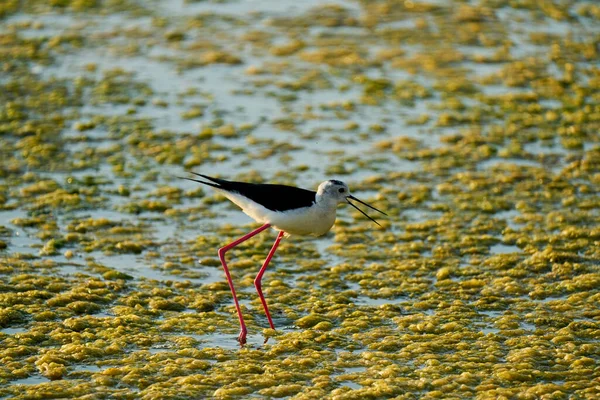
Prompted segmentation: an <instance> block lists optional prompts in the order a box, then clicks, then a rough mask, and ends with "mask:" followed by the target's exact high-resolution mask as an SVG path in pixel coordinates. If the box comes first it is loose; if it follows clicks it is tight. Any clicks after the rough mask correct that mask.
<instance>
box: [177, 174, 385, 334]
mask: <svg viewBox="0 0 600 400" xmlns="http://www.w3.org/2000/svg"><path fill="white" fill-rule="evenodd" d="M192 174H194V175H196V176H199V177H201V178H204V180H199V179H193V178H183V179H187V180H190V181H193V182H198V183H202V184H204V185H208V186H212V187H213V188H215V189H216V190H217V191H218V192H220V193H222V194H223V195H224V196H225V197H227V198H228V199H229V200H231V201H232V202H233V203H235V204H236V205H238V206H239V207H240V208H241V209H242V211H243V212H244V213H245V214H246V215H248V216H249V217H250V218H252V219H254V220H255V221H256V222H260V223H261V224H263V225H262V226H261V227H260V228H258V229H255V230H253V231H252V232H250V233H248V234H247V235H245V236H242V237H241V238H239V239H237V240H236V241H234V242H232V243H230V244H228V245H227V246H224V247H221V248H220V249H219V252H218V254H219V259H220V260H221V264H223V269H224V270H225V276H226V277H227V282H228V283H229V288H230V289H231V294H232V295H233V301H234V303H235V308H236V310H237V314H238V318H239V320H240V335H239V336H238V340H239V342H240V343H241V344H244V343H246V334H247V332H248V330H247V329H246V324H245V323H244V317H243V316H242V310H241V309H240V304H239V303H238V299H237V296H236V294H235V288H234V286H233V281H232V280H231V275H230V274H229V268H228V267H227V263H226V262H225V253H227V251H228V250H230V249H232V248H234V247H235V246H237V245H238V244H240V243H242V242H244V241H246V240H248V239H250V238H251V237H253V236H255V235H257V234H259V233H260V232H262V231H264V230H265V229H267V228H269V227H273V228H274V229H276V230H278V231H279V234H278V235H277V239H275V243H274V244H273V247H272V248H271V251H269V254H268V255H267V259H266V260H265V262H264V264H263V265H262V267H261V268H260V270H259V271H258V275H256V279H255V280H254V286H255V287H256V291H257V292H258V297H260V301H261V302H262V305H263V308H264V310H265V314H266V315H267V319H268V320H269V325H270V326H271V328H272V329H275V325H273V320H272V319H271V314H270V313H269V308H268V307H267V301H266V300H265V297H264V296H263V293H262V288H261V281H262V277H263V275H264V273H265V271H266V269H267V266H268V265H269V261H271V258H272V257H273V255H274V254H275V251H276V250H277V246H279V242H280V241H281V239H282V237H283V236H284V235H285V234H288V235H313V236H322V235H324V234H326V233H327V232H329V230H330V229H331V227H332V226H333V224H334V223H335V214H336V209H337V205H338V204H339V203H343V202H345V201H347V202H348V204H350V205H351V206H352V207H354V208H356V209H357V210H358V211H360V212H361V213H362V214H363V215H365V216H366V217H367V218H369V219H370V220H371V221H373V222H375V223H376V224H377V225H379V224H378V223H377V221H375V220H374V219H373V218H371V217H369V216H368V215H367V214H366V213H365V212H363V211H362V210H361V209H360V208H358V207H357V206H355V205H354V204H352V203H351V202H350V200H355V201H357V202H359V203H361V204H363V205H365V206H367V207H369V208H371V209H373V210H375V211H377V212H380V213H382V214H383V215H387V214H386V213H384V212H383V211H380V210H378V209H376V208H375V207H373V206H371V205H369V204H367V203H365V202H363V201H361V200H359V199H357V198H356V197H354V196H352V195H351V194H350V191H349V190H348V185H346V184H345V183H344V182H341V181H336V180H329V181H325V182H323V183H321V184H320V185H319V188H318V189H317V191H316V192H314V191H312V190H307V189H300V188H297V187H293V186H285V185H272V184H255V183H245V182H233V181H226V180H224V179H219V178H212V177H210V176H206V175H202V174H197V173H195V172H192ZM380 226H381V225H380Z"/></svg>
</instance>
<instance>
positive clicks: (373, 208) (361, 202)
mask: <svg viewBox="0 0 600 400" xmlns="http://www.w3.org/2000/svg"><path fill="white" fill-rule="evenodd" d="M349 199H352V200H356V201H358V202H359V203H360V204H363V205H365V206H367V207H369V208H370V209H372V210H375V211H377V212H380V213H382V214H383V215H385V216H387V214H386V213H384V212H383V211H381V210H378V209H376V208H375V207H373V206H372V205H369V204H367V203H365V202H364V201H362V200H359V199H357V198H356V197H354V196H352V195H350V196H347V197H346V201H347V202H348V204H350V205H351V206H352V207H354V208H356V209H357V210H358V211H360V212H361V214H362V215H364V216H365V217H367V218H369V219H370V220H371V221H373V222H375V223H376V224H377V225H379V222H377V221H375V220H374V219H373V218H371V217H369V216H368V215H367V213H365V212H364V211H363V210H361V209H360V208H358V207H356V206H355V205H354V204H352V203H351V202H350V200H349ZM379 226H381V225H379Z"/></svg>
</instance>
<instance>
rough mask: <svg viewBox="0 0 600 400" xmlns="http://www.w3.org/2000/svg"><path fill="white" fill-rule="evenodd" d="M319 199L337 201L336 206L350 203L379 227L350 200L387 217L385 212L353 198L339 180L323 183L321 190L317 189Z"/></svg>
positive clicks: (320, 186) (346, 186)
mask: <svg viewBox="0 0 600 400" xmlns="http://www.w3.org/2000/svg"><path fill="white" fill-rule="evenodd" d="M317 199H321V200H325V201H335V202H336V204H339V203H343V202H345V201H346V202H348V204H350V205H351V206H352V207H354V208H356V209H357V210H358V211H360V212H361V213H362V214H363V215H364V216H365V217H367V218H369V219H370V220H371V221H373V222H375V223H376V224H377V225H379V223H378V222H377V221H375V220H374V219H373V218H371V217H369V216H368V215H367V214H366V213H365V212H364V211H363V210H361V209H360V208H358V207H356V206H355V205H354V204H352V203H351V202H350V200H355V201H357V202H359V203H361V204H363V205H365V206H367V207H369V208H370V209H372V210H375V211H377V212H380V213H382V214H383V215H387V214H386V213H384V212H383V211H381V210H378V209H376V208H375V207H373V206H371V205H369V204H367V203H365V202H364V201H362V200H359V199H357V198H356V197H354V196H352V195H351V194H350V189H348V185H346V184H345V183H344V182H342V181H337V180H333V179H332V180H329V181H325V182H323V183H321V184H320V185H319V188H318V189H317Z"/></svg>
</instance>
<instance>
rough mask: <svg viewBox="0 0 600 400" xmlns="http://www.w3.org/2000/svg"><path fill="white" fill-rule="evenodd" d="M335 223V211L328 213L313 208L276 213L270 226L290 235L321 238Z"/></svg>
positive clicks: (319, 208) (315, 207)
mask: <svg viewBox="0 0 600 400" xmlns="http://www.w3.org/2000/svg"><path fill="white" fill-rule="evenodd" d="M334 223H335V209H333V210H332V211H330V212H327V210H324V209H322V208H321V207H317V206H313V207H307V208H299V209H296V210H291V211H285V212H276V213H273V215H272V217H271V221H270V224H271V225H272V226H273V227H274V228H275V229H278V230H281V231H284V232H287V233H289V234H291V235H314V236H321V235H324V234H326V233H327V232H329V230H330V229H331V227H332V226H333V224H334Z"/></svg>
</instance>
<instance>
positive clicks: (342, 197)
mask: <svg viewBox="0 0 600 400" xmlns="http://www.w3.org/2000/svg"><path fill="white" fill-rule="evenodd" d="M317 196H320V197H321V198H323V199H327V200H335V201H336V202H337V203H343V202H344V201H346V197H348V196H350V190H349V189H348V185H346V184H345V183H344V182H342V181H336V180H329V181H325V182H323V183H321V184H320V185H319V189H317Z"/></svg>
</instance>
